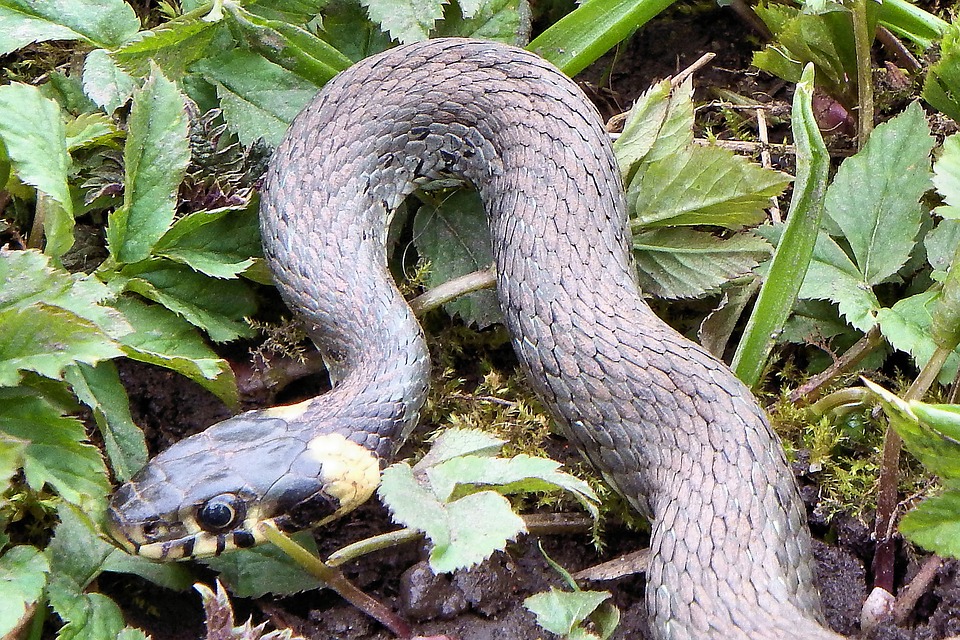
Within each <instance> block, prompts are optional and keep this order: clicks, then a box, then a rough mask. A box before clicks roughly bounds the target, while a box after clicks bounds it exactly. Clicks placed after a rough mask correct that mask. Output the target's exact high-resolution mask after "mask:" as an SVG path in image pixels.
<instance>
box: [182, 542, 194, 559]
mask: <svg viewBox="0 0 960 640" xmlns="http://www.w3.org/2000/svg"><path fill="white" fill-rule="evenodd" d="M196 543H197V541H196V540H194V539H193V538H188V539H187V540H185V541H184V543H183V557H184V558H189V557H190V556H192V555H193V547H194V546H195V545H196Z"/></svg>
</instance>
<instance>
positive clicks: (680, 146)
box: [613, 78, 693, 184]
mask: <svg viewBox="0 0 960 640" xmlns="http://www.w3.org/2000/svg"><path fill="white" fill-rule="evenodd" d="M691 144H693V80H692V78H688V79H687V80H684V82H683V83H682V84H681V85H680V86H679V87H676V88H674V87H672V85H671V84H670V81H669V80H662V81H660V82H659V83H657V84H655V85H653V86H652V87H650V88H649V89H647V91H646V92H645V93H644V94H643V95H641V96H640V97H639V98H638V99H637V101H636V102H635V103H634V105H633V107H632V108H631V109H630V114H629V115H628V116H627V121H626V122H625V123H624V125H623V133H621V134H620V136H619V137H618V138H617V140H616V142H614V143H613V151H614V153H615V154H616V156H617V163H618V164H619V165H620V171H621V173H622V174H623V177H624V182H625V183H626V184H630V182H631V181H632V175H633V173H634V171H635V169H636V168H637V166H638V165H639V164H640V162H642V161H646V162H648V163H649V162H653V161H655V160H661V159H663V158H666V157H668V156H671V155H673V154H675V153H680V152H681V151H683V150H684V149H687V148H688V147H689V146H690V145H691Z"/></svg>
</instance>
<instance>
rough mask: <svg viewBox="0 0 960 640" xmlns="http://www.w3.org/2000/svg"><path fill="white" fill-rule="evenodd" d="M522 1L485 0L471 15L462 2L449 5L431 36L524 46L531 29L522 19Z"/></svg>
mask: <svg viewBox="0 0 960 640" xmlns="http://www.w3.org/2000/svg"><path fill="white" fill-rule="evenodd" d="M521 1H522V0H488V1H487V2H483V3H481V6H479V7H476V8H475V10H473V11H470V12H468V11H467V9H466V7H465V3H464V2H460V3H459V4H458V3H451V4H449V5H447V7H446V10H445V11H444V13H443V20H441V21H440V22H439V23H437V26H436V29H435V30H434V32H433V34H432V36H433V37H448V36H458V37H462V38H481V39H483V40H496V41H498V42H505V43H506V44H512V45H523V44H526V42H527V40H528V39H529V31H530V26H529V18H527V21H526V22H527V24H526V25H524V24H523V20H522V19H521V12H520V7H521ZM524 3H525V0H524ZM525 11H529V9H525Z"/></svg>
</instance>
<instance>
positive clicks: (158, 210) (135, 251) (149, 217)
mask: <svg viewBox="0 0 960 640" xmlns="http://www.w3.org/2000/svg"><path fill="white" fill-rule="evenodd" d="M187 125H188V122H187V113H186V103H185V102H184V97H183V95H182V94H181V93H180V91H179V90H178V89H177V86H176V85H175V84H174V83H173V82H170V81H169V80H167V79H166V78H165V77H164V75H163V74H162V73H161V72H160V70H159V69H157V68H156V67H154V68H153V69H152V70H151V72H150V77H149V78H148V79H147V82H146V83H145V84H144V85H143V89H141V90H140V91H138V92H137V93H136V94H135V95H134V97H133V109H132V110H131V112H130V121H129V125H128V127H129V131H128V134H127V143H126V148H125V167H124V189H123V206H122V207H121V208H120V209H117V210H116V211H115V212H113V213H112V214H111V215H110V218H109V225H108V226H107V243H108V245H109V247H110V253H111V254H112V255H113V257H114V258H115V259H116V260H117V261H118V262H120V263H131V262H138V261H140V260H144V259H146V258H147V257H149V255H150V252H151V250H152V249H153V246H154V245H155V244H156V243H157V241H158V240H159V239H160V238H161V236H163V234H164V233H166V231H167V229H168V228H169V227H170V224H171V223H172V222H173V215H174V212H175V207H176V204H177V191H178V189H179V187H180V183H181V182H182V181H183V176H184V174H185V173H186V170H187V163H188V162H189V161H190V143H189V141H188V139H187Z"/></svg>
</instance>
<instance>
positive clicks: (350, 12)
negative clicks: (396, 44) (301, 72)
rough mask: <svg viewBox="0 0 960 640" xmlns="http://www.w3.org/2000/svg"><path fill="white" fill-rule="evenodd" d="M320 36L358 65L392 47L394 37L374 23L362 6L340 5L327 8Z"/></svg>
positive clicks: (356, 4) (343, 3)
mask: <svg viewBox="0 0 960 640" xmlns="http://www.w3.org/2000/svg"><path fill="white" fill-rule="evenodd" d="M319 35H320V37H322V38H323V39H324V40H326V41H327V42H329V43H330V44H331V45H333V46H334V47H335V48H336V49H337V50H338V51H340V52H342V53H343V54H344V55H345V56H347V57H348V58H350V59H351V60H352V61H354V62H359V61H360V60H363V59H364V58H368V57H370V56H372V55H373V54H375V53H380V52H381V51H385V50H387V49H389V48H390V46H391V45H392V44H393V43H392V41H391V40H390V36H389V35H388V34H386V33H384V32H383V31H381V30H380V29H379V27H378V26H377V25H376V24H374V23H373V22H371V21H370V19H369V18H368V17H367V12H366V10H364V8H363V7H361V6H360V4H359V3H354V2H336V3H332V4H331V5H330V6H328V7H326V8H324V11H323V23H322V24H321V25H320V33H319Z"/></svg>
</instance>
